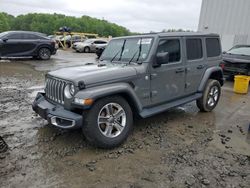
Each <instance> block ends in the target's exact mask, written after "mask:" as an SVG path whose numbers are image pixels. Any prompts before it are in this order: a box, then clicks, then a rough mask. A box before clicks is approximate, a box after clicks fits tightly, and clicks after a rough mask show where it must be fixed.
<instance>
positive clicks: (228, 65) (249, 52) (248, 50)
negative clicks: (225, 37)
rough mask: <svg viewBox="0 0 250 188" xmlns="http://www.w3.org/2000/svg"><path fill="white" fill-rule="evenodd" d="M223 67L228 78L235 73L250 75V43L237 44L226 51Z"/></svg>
mask: <svg viewBox="0 0 250 188" xmlns="http://www.w3.org/2000/svg"><path fill="white" fill-rule="evenodd" d="M222 57H223V62H222V63H221V65H220V66H221V67H222V69H223V71H224V74H225V75H226V76H227V77H228V78H233V76H234V75H238V74H240V75H250V45H236V46H234V47H233V48H232V49H230V50H229V51H227V52H224V53H223V55H222Z"/></svg>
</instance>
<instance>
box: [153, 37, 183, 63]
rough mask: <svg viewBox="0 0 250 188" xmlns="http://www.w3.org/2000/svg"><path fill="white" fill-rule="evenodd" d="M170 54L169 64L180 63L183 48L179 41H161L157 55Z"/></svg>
mask: <svg viewBox="0 0 250 188" xmlns="http://www.w3.org/2000/svg"><path fill="white" fill-rule="evenodd" d="M162 52H168V53H169V63H174V62H178V61H180V59H181V47H180V41H179V40H178V39H163V40H160V42H159V45H158V49H157V53H162Z"/></svg>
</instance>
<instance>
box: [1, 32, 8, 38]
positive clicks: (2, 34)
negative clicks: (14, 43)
mask: <svg viewBox="0 0 250 188" xmlns="http://www.w3.org/2000/svg"><path fill="white" fill-rule="evenodd" d="M7 34H8V32H3V33H0V38H1V37H3V36H4V35H7Z"/></svg>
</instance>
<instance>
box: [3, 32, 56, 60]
mask: <svg viewBox="0 0 250 188" xmlns="http://www.w3.org/2000/svg"><path fill="white" fill-rule="evenodd" d="M55 43H56V42H55V40H52V39H49V38H48V37H46V35H44V34H42V33H37V32H30V31H7V32H3V33H0V57H33V58H37V59H42V60H48V59H50V56H51V55H54V54H55V53H56V48H55Z"/></svg>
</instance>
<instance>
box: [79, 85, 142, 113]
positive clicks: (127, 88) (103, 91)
mask: <svg viewBox="0 0 250 188" xmlns="http://www.w3.org/2000/svg"><path fill="white" fill-rule="evenodd" d="M115 95H119V96H121V97H123V98H124V99H125V100H126V101H127V102H128V104H129V105H130V107H131V109H132V111H133V113H139V112H140V111H141V110H142V104H141V102H140V100H139V98H138V97H137V95H136V94H135V92H134V90H133V88H132V86H131V85H130V84H129V83H116V84H109V85H104V86H99V87H98V86H97V87H94V88H89V89H84V90H81V91H79V92H78V93H77V94H76V95H75V97H77V98H82V99H86V98H92V99H94V101H97V100H100V99H101V98H104V97H109V96H115Z"/></svg>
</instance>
